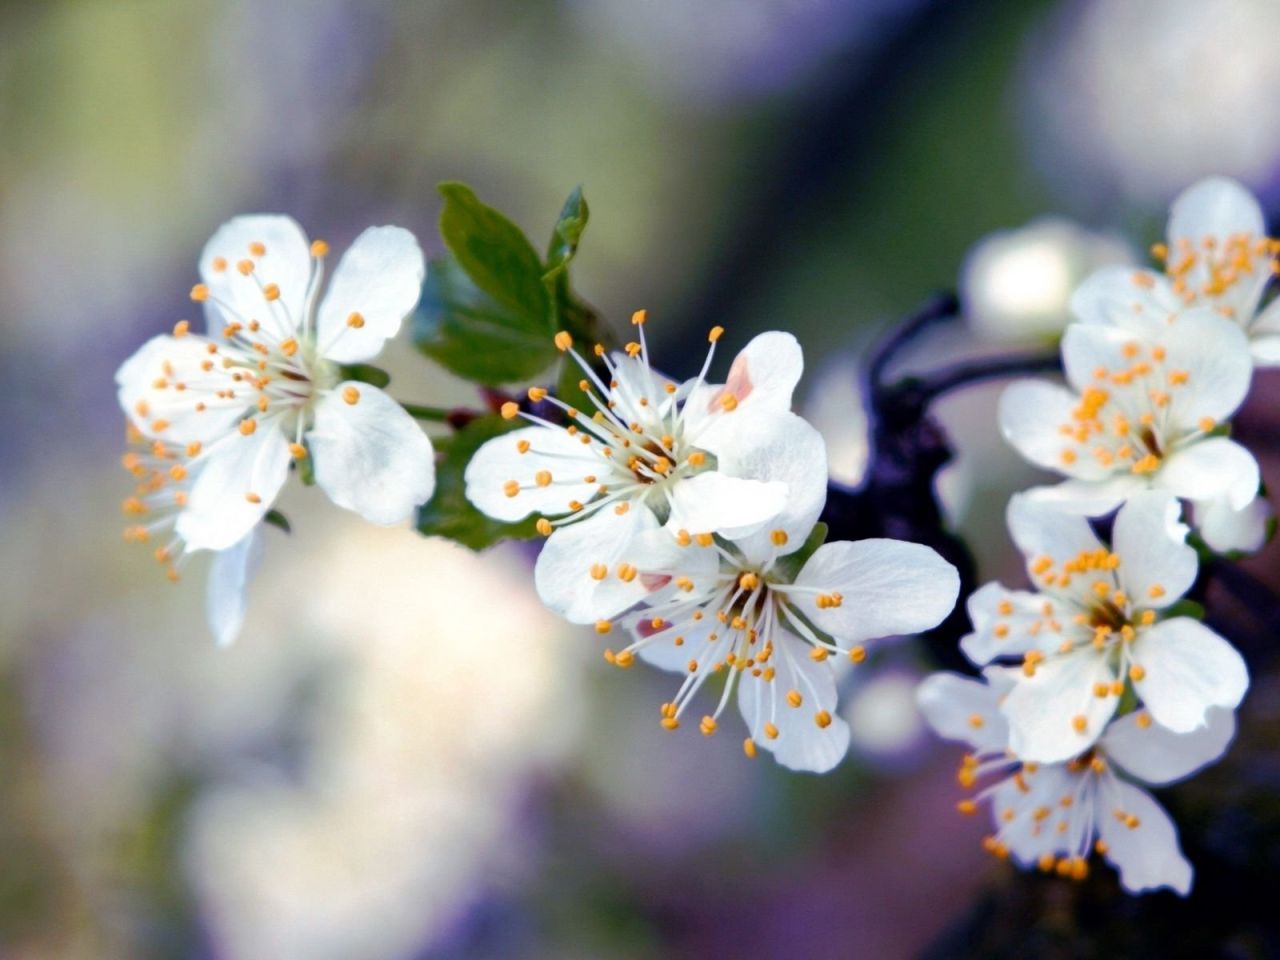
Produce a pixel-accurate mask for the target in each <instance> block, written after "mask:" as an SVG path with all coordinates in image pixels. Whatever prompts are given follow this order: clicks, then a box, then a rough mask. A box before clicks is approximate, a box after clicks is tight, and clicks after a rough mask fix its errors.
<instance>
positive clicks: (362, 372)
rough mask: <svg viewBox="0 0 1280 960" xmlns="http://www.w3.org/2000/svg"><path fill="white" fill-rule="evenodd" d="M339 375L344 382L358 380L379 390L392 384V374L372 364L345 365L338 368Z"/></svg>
mask: <svg viewBox="0 0 1280 960" xmlns="http://www.w3.org/2000/svg"><path fill="white" fill-rule="evenodd" d="M338 375H339V376H340V377H341V378H342V379H343V380H357V381H359V382H360V383H367V384H369V385H370V386H373V387H377V388H378V389H379V390H381V389H382V388H383V387H385V386H386V385H387V384H389V383H390V382H391V374H389V373H387V371H385V370H383V369H382V368H381V367H375V366H374V365H373V364H371V363H344V364H342V365H341V366H339V367H338Z"/></svg>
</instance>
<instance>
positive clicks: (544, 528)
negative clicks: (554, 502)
mask: <svg viewBox="0 0 1280 960" xmlns="http://www.w3.org/2000/svg"><path fill="white" fill-rule="evenodd" d="M533 526H534V529H535V530H537V531H538V533H540V534H542V535H543V536H544V537H549V536H551V521H550V520H548V519H547V518H546V517H539V518H538V522H537V523H535V524H534V525H533Z"/></svg>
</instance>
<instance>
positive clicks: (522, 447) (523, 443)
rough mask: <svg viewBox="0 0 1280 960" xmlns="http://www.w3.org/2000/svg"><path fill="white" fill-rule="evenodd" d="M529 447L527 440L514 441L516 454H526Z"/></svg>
mask: <svg viewBox="0 0 1280 960" xmlns="http://www.w3.org/2000/svg"><path fill="white" fill-rule="evenodd" d="M529 447H530V443H529V441H528V440H517V441H516V451H517V452H519V453H528V452H529Z"/></svg>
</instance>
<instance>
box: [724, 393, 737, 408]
mask: <svg viewBox="0 0 1280 960" xmlns="http://www.w3.org/2000/svg"><path fill="white" fill-rule="evenodd" d="M720 406H721V408H723V409H724V411H725V412H726V413H732V412H733V411H734V410H737V409H738V398H737V397H735V396H734V395H733V394H732V393H726V394H725V395H724V396H722V397H721V398H720Z"/></svg>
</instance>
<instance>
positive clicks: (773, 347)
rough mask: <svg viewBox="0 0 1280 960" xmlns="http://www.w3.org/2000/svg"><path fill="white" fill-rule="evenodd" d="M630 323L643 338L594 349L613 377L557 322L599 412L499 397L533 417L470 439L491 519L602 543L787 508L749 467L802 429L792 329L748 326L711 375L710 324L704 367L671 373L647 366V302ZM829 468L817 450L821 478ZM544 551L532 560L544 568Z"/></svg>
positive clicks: (778, 489) (556, 599)
mask: <svg viewBox="0 0 1280 960" xmlns="http://www.w3.org/2000/svg"><path fill="white" fill-rule="evenodd" d="M633 322H634V323H635V325H636V327H637V329H638V330H639V337H640V339H639V341H637V342H632V343H630V344H628V345H627V347H626V350H625V352H621V353H615V354H613V355H612V356H609V355H608V354H607V353H606V352H605V350H604V348H603V347H599V346H597V347H596V349H595V353H596V356H597V357H598V358H599V359H600V360H601V361H602V362H603V363H604V365H605V366H606V368H607V371H608V378H609V379H608V381H607V382H605V381H604V380H602V379H600V378H599V377H598V376H597V375H596V374H595V373H594V371H593V370H592V368H591V366H590V365H589V364H588V363H587V362H586V360H585V359H583V358H582V357H581V356H580V355H579V354H578V352H577V351H576V350H575V349H574V347H573V346H572V342H571V340H570V338H569V335H568V334H566V333H560V334H558V335H557V337H556V343H557V345H558V346H559V347H560V349H561V350H563V351H566V352H567V353H568V354H569V356H570V357H571V358H572V359H573V360H574V361H576V362H577V363H578V364H579V365H580V366H581V368H582V370H583V373H584V376H585V379H584V380H583V381H582V384H581V385H582V388H583V390H584V391H585V392H586V393H587V395H588V396H589V397H590V398H591V402H592V404H593V405H594V407H595V411H594V412H593V413H592V414H591V415H589V416H588V415H587V414H586V413H583V412H581V411H577V410H573V409H571V408H569V407H567V406H566V405H565V404H564V403H563V402H562V401H560V400H558V399H557V398H555V397H552V396H550V395H549V394H548V393H547V391H546V390H544V389H542V388H538V387H535V388H532V389H531V390H530V391H529V396H530V398H531V400H533V401H534V402H542V401H547V402H550V403H552V404H554V405H556V406H558V407H560V408H561V409H562V411H563V413H564V417H565V420H566V424H565V425H564V426H560V425H557V424H554V423H551V422H550V421H548V420H546V419H544V418H542V417H540V416H538V415H537V414H535V413H530V412H523V411H520V410H519V408H518V406H517V405H516V404H515V403H514V402H512V403H508V404H506V405H505V407H504V408H503V415H504V416H505V417H507V418H509V419H513V418H515V417H517V416H520V417H523V418H524V419H526V420H528V421H529V422H530V424H531V426H528V427H524V428H522V429H519V430H515V431H512V432H511V433H508V434H504V435H503V436H501V437H497V438H495V439H493V440H490V441H489V442H488V443H486V444H484V446H482V447H481V448H480V449H479V450H478V451H476V454H475V456H473V457H472V458H471V462H470V463H469V464H468V465H467V470H466V493H467V498H468V499H469V500H470V501H471V502H472V503H473V504H474V505H475V506H476V507H477V508H478V509H479V510H481V511H482V512H484V513H485V514H487V515H489V516H491V517H494V518H495V519H498V520H504V521H517V520H521V519H523V518H524V517H526V516H528V515H529V514H530V513H538V514H541V515H542V516H540V517H539V522H538V527H539V529H540V530H541V531H542V532H543V533H544V534H546V535H550V536H551V539H550V540H549V541H548V547H549V548H550V547H551V545H552V544H553V543H556V542H557V541H558V540H560V539H561V538H563V537H565V536H566V535H567V534H568V533H569V532H570V531H571V530H572V531H574V537H573V538H572V539H571V540H570V541H568V542H572V543H588V542H589V543H596V542H605V541H607V543H606V547H607V549H608V550H611V551H613V552H615V553H616V552H617V551H620V550H623V549H625V547H626V545H627V542H628V541H629V539H630V538H631V537H633V536H636V535H638V534H640V533H642V532H644V531H645V530H648V529H651V528H654V527H657V526H659V525H660V524H662V523H669V524H670V525H671V526H672V528H673V529H684V530H687V531H689V532H690V534H691V535H697V536H704V537H710V536H711V535H712V534H722V535H724V536H731V537H743V536H750V535H755V534H758V532H759V531H760V530H761V529H762V528H763V527H764V526H765V525H766V524H768V523H769V521H770V520H772V519H773V518H774V517H777V516H778V515H779V513H781V512H782V511H783V509H784V508H785V507H786V504H787V500H788V496H789V494H788V488H787V484H786V483H785V482H782V481H780V480H773V479H751V478H748V477H747V476H745V472H746V471H747V470H749V469H750V468H751V467H752V465H753V463H754V462H755V461H756V460H758V459H760V458H761V457H766V458H767V457H773V456H786V455H788V454H787V452H786V450H787V443H788V442H789V441H788V438H789V437H797V436H800V435H801V434H802V432H803V431H804V430H806V429H808V427H807V425H806V424H805V423H804V422H803V421H802V420H801V419H800V418H799V417H797V416H795V415H794V414H792V413H790V412H789V411H790V406H791V394H792V391H793V390H794V388H795V385H796V383H797V382H798V380H799V378H800V373H801V371H802V369H803V360H802V357H801V353H800V347H799V345H798V344H797V343H796V341H795V338H794V337H792V336H791V335H790V334H786V333H765V334H761V335H760V336H758V337H756V338H755V339H753V340H752V341H751V342H750V343H749V344H748V345H747V346H746V348H745V349H744V350H743V351H742V352H741V353H740V354H739V355H738V357H737V358H736V359H735V360H734V362H733V366H732V367H731V368H730V371H729V377H728V380H727V381H726V382H725V383H724V384H723V385H718V384H711V383H708V382H707V379H706V377H707V371H708V370H709V369H710V367H711V361H712V358H713V357H714V355H715V345H716V342H717V341H718V340H719V339H720V335H721V333H722V330H721V328H719V327H716V328H714V329H713V330H712V331H711V335H710V338H709V339H710V342H711V349H710V350H709V351H708V353H707V357H706V361H705V362H704V363H703V366H702V370H701V372H700V373H699V374H698V376H697V377H695V378H693V379H692V380H689V381H687V382H685V383H683V384H680V385H677V384H676V383H674V382H672V381H670V380H668V379H667V378H666V377H663V376H662V375H660V374H658V373H656V372H654V370H653V369H652V368H651V367H650V365H649V352H648V348H647V346H646V344H645V338H644V312H643V311H640V312H638V313H637V314H636V315H635V316H634V317H633ZM825 476H826V468H825V458H824V459H823V462H822V465H821V470H820V477H821V478H822V480H823V482H824V483H825ZM824 489H825V487H824ZM549 518H554V519H549ZM561 546H562V547H563V543H562V544H561ZM544 556H545V551H544ZM598 559H599V560H600V561H601V562H607V561H608V559H609V557H608V556H606V555H600V556H599V557H598ZM545 562H546V561H545V560H542V559H540V560H539V570H540V571H541V570H543V569H544V565H545ZM539 577H540V581H546V580H547V577H546V576H544V575H543V574H541V573H540V574H539ZM542 596H543V600H544V601H545V602H546V603H547V604H548V605H549V606H551V607H552V609H554V610H556V611H557V612H559V613H562V614H564V615H565V616H567V617H569V618H570V619H572V620H582V619H583V618H584V616H585V617H586V619H588V620H590V619H595V616H594V615H583V614H582V613H581V609H582V607H583V605H584V604H589V601H586V600H583V601H577V600H575V596H576V594H574V593H572V592H569V593H566V592H565V591H564V590H551V591H543V592H542Z"/></svg>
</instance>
